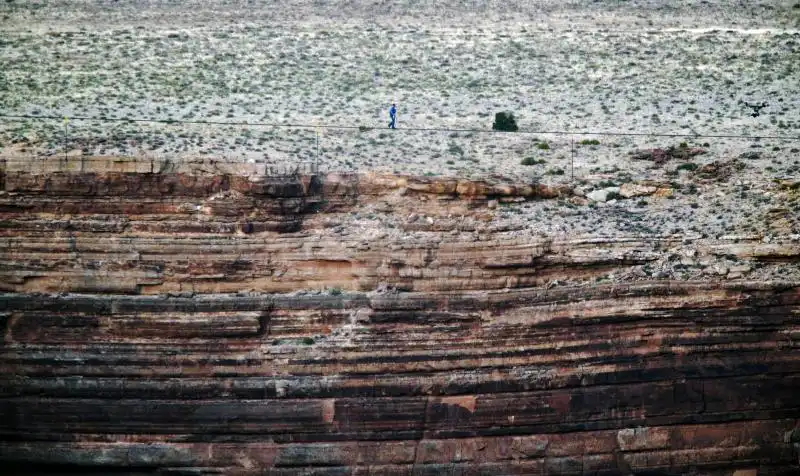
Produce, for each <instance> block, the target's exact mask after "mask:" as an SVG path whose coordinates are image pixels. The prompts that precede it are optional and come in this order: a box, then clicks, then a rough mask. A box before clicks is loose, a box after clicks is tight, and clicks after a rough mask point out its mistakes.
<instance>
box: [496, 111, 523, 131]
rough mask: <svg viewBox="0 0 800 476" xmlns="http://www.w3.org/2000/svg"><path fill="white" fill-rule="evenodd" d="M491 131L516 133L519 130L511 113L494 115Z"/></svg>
mask: <svg viewBox="0 0 800 476" xmlns="http://www.w3.org/2000/svg"><path fill="white" fill-rule="evenodd" d="M492 129H493V130H495V131H505V132H516V131H518V130H519V127H518V126H517V120H516V119H515V118H514V113H512V112H507V111H506V112H498V113H496V114H495V115H494V122H493V123H492Z"/></svg>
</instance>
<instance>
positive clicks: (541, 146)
mask: <svg viewBox="0 0 800 476" xmlns="http://www.w3.org/2000/svg"><path fill="white" fill-rule="evenodd" d="M536 148H537V149H541V150H550V146H549V145H548V144H547V142H539V143H538V144H536Z"/></svg>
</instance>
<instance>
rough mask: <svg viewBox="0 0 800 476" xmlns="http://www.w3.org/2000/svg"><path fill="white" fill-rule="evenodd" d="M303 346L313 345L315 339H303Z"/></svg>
mask: <svg viewBox="0 0 800 476" xmlns="http://www.w3.org/2000/svg"><path fill="white" fill-rule="evenodd" d="M302 342H303V345H311V344H313V343H314V339H313V338H311V337H303V341H302Z"/></svg>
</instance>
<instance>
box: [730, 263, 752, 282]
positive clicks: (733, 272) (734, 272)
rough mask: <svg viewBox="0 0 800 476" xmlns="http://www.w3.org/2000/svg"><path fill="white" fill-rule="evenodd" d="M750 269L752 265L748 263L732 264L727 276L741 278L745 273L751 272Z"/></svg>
mask: <svg viewBox="0 0 800 476" xmlns="http://www.w3.org/2000/svg"><path fill="white" fill-rule="evenodd" d="M750 269H751V268H750V265H747V264H740V265H735V266H731V267H730V268H729V269H728V275H727V277H728V278H730V279H738V278H741V277H743V276H744V275H745V274H747V273H749V272H750Z"/></svg>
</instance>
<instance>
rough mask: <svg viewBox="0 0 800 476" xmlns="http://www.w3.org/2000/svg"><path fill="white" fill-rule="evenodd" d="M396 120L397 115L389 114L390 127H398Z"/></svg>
mask: <svg viewBox="0 0 800 476" xmlns="http://www.w3.org/2000/svg"><path fill="white" fill-rule="evenodd" d="M396 122H397V117H395V116H389V129H395V128H396V127H395V126H396V124H395V123H396Z"/></svg>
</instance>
